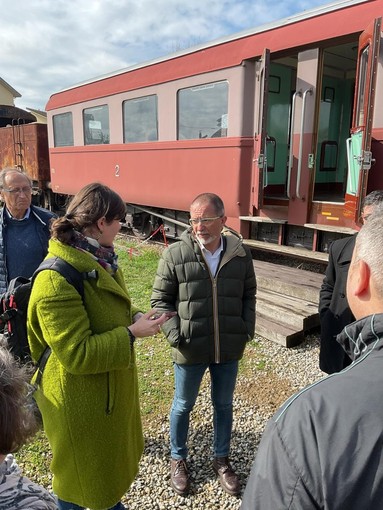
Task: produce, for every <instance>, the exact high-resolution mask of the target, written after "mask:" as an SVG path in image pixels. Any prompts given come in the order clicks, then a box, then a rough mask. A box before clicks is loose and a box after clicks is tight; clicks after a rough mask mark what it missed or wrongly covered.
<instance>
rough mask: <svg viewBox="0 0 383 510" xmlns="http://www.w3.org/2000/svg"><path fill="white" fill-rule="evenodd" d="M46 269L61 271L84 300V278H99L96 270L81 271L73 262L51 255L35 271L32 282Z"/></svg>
mask: <svg viewBox="0 0 383 510" xmlns="http://www.w3.org/2000/svg"><path fill="white" fill-rule="evenodd" d="M45 269H51V270H53V271H57V272H58V273H60V274H61V275H62V276H63V277H64V278H65V279H66V281H67V282H68V283H70V284H71V285H73V287H74V288H75V289H76V290H77V292H78V293H79V294H80V296H81V299H82V300H83V301H84V280H88V279H90V278H95V279H96V278H97V273H96V271H91V272H89V273H81V272H80V271H78V270H77V269H76V268H75V267H74V266H72V264H70V263H69V262H67V261H66V260H64V259H62V258H60V257H50V258H49V259H45V260H43V261H42V262H41V264H40V265H39V267H38V268H37V269H36V271H35V272H34V273H33V276H32V282H33V281H34V279H35V278H36V276H37V275H38V273H40V272H41V271H44V270H45Z"/></svg>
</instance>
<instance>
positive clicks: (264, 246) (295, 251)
mask: <svg viewBox="0 0 383 510" xmlns="http://www.w3.org/2000/svg"><path fill="white" fill-rule="evenodd" d="M243 242H244V243H245V244H247V246H249V248H254V249H256V250H261V251H266V252H271V253H277V254H279V255H286V256H288V257H294V258H298V259H301V260H306V261H308V262H318V263H322V264H325V265H327V263H328V254H327V253H323V252H321V251H311V250H306V249H305V248H294V247H293V246H282V245H280V244H273V243H266V242H265V241H256V240H254V239H244V240H243Z"/></svg>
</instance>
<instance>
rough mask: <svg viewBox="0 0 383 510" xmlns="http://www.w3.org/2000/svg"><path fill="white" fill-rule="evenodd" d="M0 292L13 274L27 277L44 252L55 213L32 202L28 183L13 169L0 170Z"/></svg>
mask: <svg viewBox="0 0 383 510" xmlns="http://www.w3.org/2000/svg"><path fill="white" fill-rule="evenodd" d="M0 199H1V201H2V202H3V203H4V207H3V208H1V209H0V294H2V293H3V292H5V291H6V290H7V287H8V284H9V282H10V281H11V280H12V279H13V278H16V277H17V276H24V277H25V278H30V277H31V276H32V274H33V272H34V271H35V269H37V267H38V266H39V265H40V263H41V262H42V260H43V259H44V257H45V255H46V254H47V251H48V240H49V238H50V231H49V224H50V221H51V219H52V218H53V217H55V215H54V214H53V213H51V212H50V211H47V210H46V209H43V208H41V207H36V206H34V205H32V182H31V180H30V178H29V177H28V175H27V174H26V173H24V172H22V171H21V170H19V169H17V168H4V169H3V170H2V171H1V172H0Z"/></svg>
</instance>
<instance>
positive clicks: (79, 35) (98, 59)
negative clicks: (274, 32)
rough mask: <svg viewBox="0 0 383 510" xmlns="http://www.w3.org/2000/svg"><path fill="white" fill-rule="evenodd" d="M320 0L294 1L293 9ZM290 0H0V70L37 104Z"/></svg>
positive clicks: (266, 14)
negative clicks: (59, 92) (64, 89)
mask: <svg viewBox="0 0 383 510" xmlns="http://www.w3.org/2000/svg"><path fill="white" fill-rule="evenodd" d="M321 3H322V0H300V1H299V2H298V4H299V8H300V10H303V9H307V8H311V7H314V6H315V5H319V4H321ZM296 6H297V4H296V2H294V3H293V2H292V0H285V1H283V2H280V0H209V2H208V3H206V2H186V1H185V0H140V1H139V2H138V1H136V0H134V1H133V0H93V1H92V2H89V0H54V1H52V0H29V1H28V2H26V1H25V0H2V2H1V8H2V14H1V21H2V28H1V31H0V48H1V51H0V69H1V74H0V76H1V77H2V78H3V79H4V80H6V81H7V82H8V83H9V84H10V85H11V86H12V87H13V88H15V89H16V90H17V91H18V92H20V94H21V95H22V98H21V99H18V100H17V101H16V105H17V106H19V107H22V108H23V107H25V106H27V107H31V108H40V109H44V108H45V104H46V102H47V101H48V98H49V96H50V95H51V94H52V93H54V92H57V91H58V90H61V89H62V88H65V87H68V86H71V85H73V84H75V83H78V82H81V81H84V80H87V79H91V78H93V77H95V76H99V75H102V74H106V73H109V72H112V71H115V70H118V69H122V68H125V67H128V66H131V65H133V64H136V63H140V62H145V61H147V60H152V59H155V58H158V57H161V56H164V55H166V54H169V53H172V52H174V51H178V50H180V49H185V48H187V47H190V46H193V45H196V44H202V43H205V42H208V41H211V40H214V39H217V38H220V37H223V36H226V35H230V34H233V33H235V32H239V31H242V30H245V29H250V28H252V27H256V26H258V25H261V24H263V23H267V22H269V21H271V20H274V19H277V18H283V17H286V16H289V15H291V14H292V13H295V12H297V7H296Z"/></svg>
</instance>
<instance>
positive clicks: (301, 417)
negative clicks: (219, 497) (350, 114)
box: [241, 209, 383, 510]
mask: <svg viewBox="0 0 383 510" xmlns="http://www.w3.org/2000/svg"><path fill="white" fill-rule="evenodd" d="M382 222H383V215H382V211H381V210H379V209H378V210H377V211H376V212H375V214H373V215H372V216H371V218H370V219H369V221H368V222H367V223H366V225H365V226H363V228H362V230H361V231H360V233H359V234H358V236H357V239H356V247H355V250H354V254H353V258H352V261H351V265H350V269H349V274H348V281H347V298H348V302H349V305H350V308H351V310H352V312H353V314H354V316H355V317H356V321H355V322H354V323H352V324H350V325H349V326H347V327H346V328H345V329H344V330H343V332H342V333H341V334H340V335H339V336H338V341H339V342H340V343H341V344H342V345H343V346H344V348H345V350H346V351H347V352H348V354H349V356H350V357H351V359H352V360H353V363H352V364H351V365H350V366H349V367H347V368H346V369H345V370H343V371H342V372H340V373H336V374H333V375H331V376H329V377H326V378H325V379H323V380H321V381H319V382H317V383H315V384H313V385H312V386H309V387H308V388H306V389H304V390H303V391H301V392H299V393H298V394H297V395H294V396H293V397H291V398H290V399H289V400H288V401H287V402H286V403H285V404H284V405H283V406H282V407H281V408H280V409H279V410H278V411H277V413H276V414H275V416H274V417H273V418H272V419H271V420H270V421H269V423H268V425H267V428H266V431H265V433H264V436H263V438H262V441H261V444H260V446H259V450H258V453H257V456H256V459H255V462H254V465H253V468H252V472H251V474H250V478H249V480H248V483H247V487H246V490H245V493H244V496H243V501H242V506H241V510H249V509H256V510H265V509H268V510H277V509H285V508H286V509H302V510H303V509H304V510H310V509H326V510H327V509H328V510H340V509H342V510H369V509H371V510H378V509H380V508H382V504H383V503H382V502H383V427H382V423H383V399H382V397H383V390H382V388H383V370H382V367H383V349H382V348H383V338H382V337H383V257H382V253H383V229H382Z"/></svg>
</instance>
